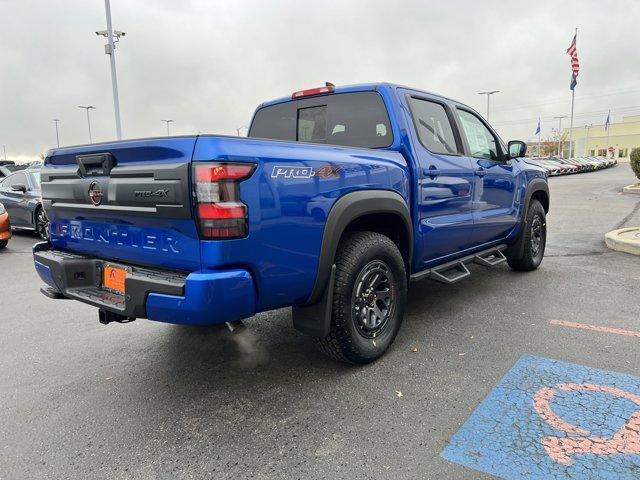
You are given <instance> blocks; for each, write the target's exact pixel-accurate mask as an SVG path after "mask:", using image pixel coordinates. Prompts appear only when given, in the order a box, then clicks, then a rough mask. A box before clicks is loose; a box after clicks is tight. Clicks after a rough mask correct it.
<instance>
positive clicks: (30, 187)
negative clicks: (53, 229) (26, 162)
mask: <svg viewBox="0 0 640 480" xmlns="http://www.w3.org/2000/svg"><path fill="white" fill-rule="evenodd" d="M0 203H2V204H3V205H4V207H5V208H6V210H7V213H8V214H9V220H10V222H11V227H12V228H28V229H31V230H34V231H35V232H36V233H37V234H38V235H39V236H40V237H41V238H43V239H45V240H46V239H47V238H48V237H49V220H48V219H47V215H46V213H45V211H44V209H43V208H42V195H41V192H40V172H39V171H38V170H20V171H17V172H13V173H11V174H10V175H8V176H7V177H5V178H2V179H0Z"/></svg>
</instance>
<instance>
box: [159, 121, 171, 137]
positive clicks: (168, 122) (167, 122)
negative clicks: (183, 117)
mask: <svg viewBox="0 0 640 480" xmlns="http://www.w3.org/2000/svg"><path fill="white" fill-rule="evenodd" d="M161 121H162V122H165V123H166V124H167V137H168V136H170V134H169V124H170V123H173V120H171V119H169V120H161Z"/></svg>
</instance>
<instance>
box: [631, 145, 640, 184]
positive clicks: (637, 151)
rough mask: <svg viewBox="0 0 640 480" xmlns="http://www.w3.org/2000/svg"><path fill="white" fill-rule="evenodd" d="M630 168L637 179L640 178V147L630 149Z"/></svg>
mask: <svg viewBox="0 0 640 480" xmlns="http://www.w3.org/2000/svg"><path fill="white" fill-rule="evenodd" d="M630 158H631V169H632V170H633V173H635V174H636V177H638V180H640V148H634V149H633V150H631V157H630Z"/></svg>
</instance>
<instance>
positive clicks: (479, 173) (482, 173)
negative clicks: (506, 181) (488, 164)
mask: <svg viewBox="0 0 640 480" xmlns="http://www.w3.org/2000/svg"><path fill="white" fill-rule="evenodd" d="M473 173H475V174H476V175H477V176H478V177H484V176H485V175H486V173H487V171H486V170H485V169H484V168H479V169H478V170H476V171H474V172H473Z"/></svg>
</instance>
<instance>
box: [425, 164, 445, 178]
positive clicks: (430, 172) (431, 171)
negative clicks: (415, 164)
mask: <svg viewBox="0 0 640 480" xmlns="http://www.w3.org/2000/svg"><path fill="white" fill-rule="evenodd" d="M422 173H423V174H424V175H426V176H428V177H429V178H430V179H431V180H433V179H434V178H436V177H437V176H438V175H440V174H441V173H442V172H441V171H440V170H438V169H437V168H436V166H435V165H431V166H430V167H429V168H425V169H423V170H422Z"/></svg>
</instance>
